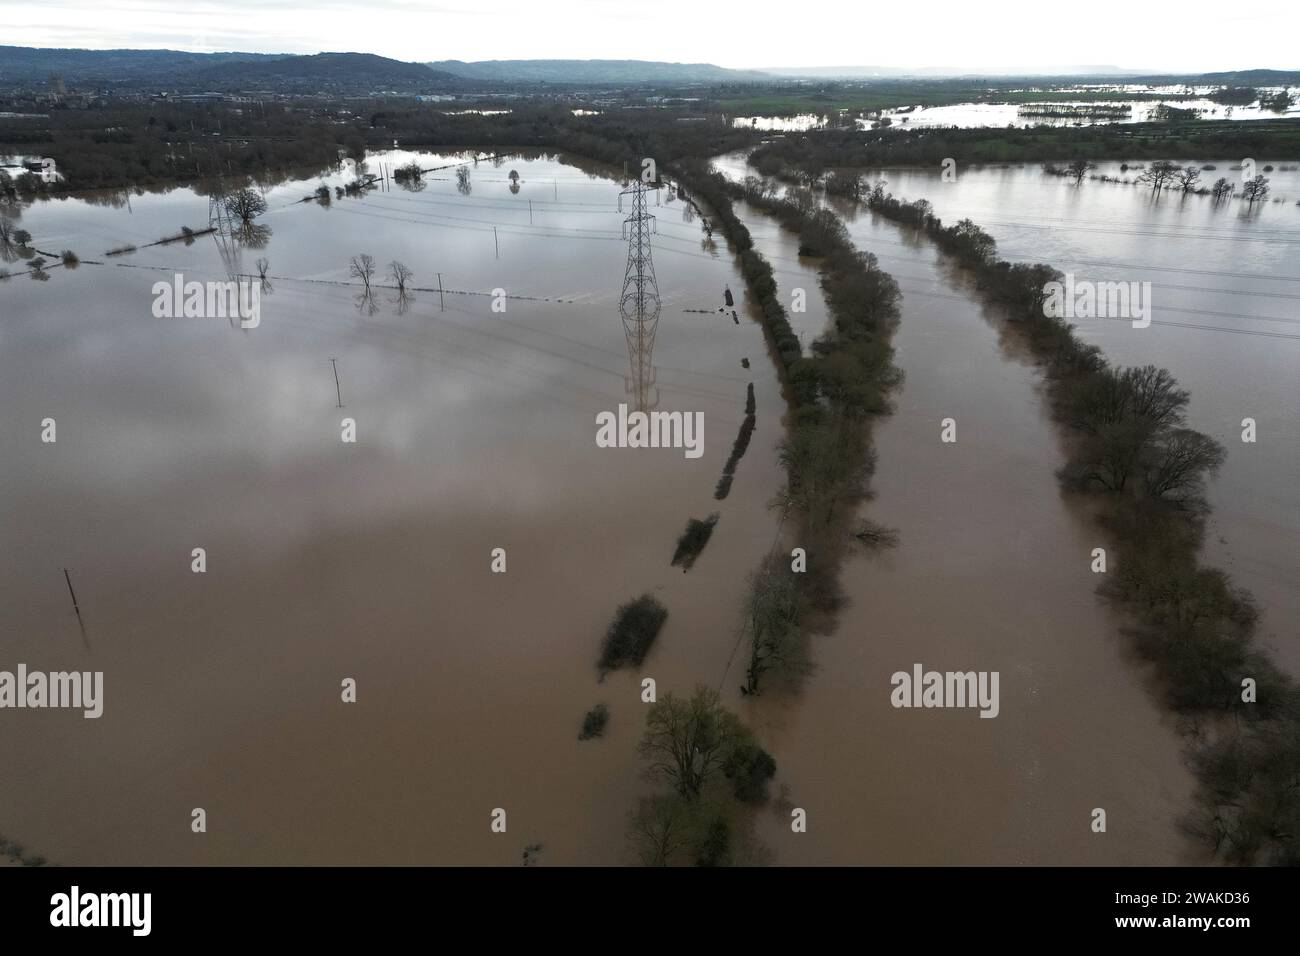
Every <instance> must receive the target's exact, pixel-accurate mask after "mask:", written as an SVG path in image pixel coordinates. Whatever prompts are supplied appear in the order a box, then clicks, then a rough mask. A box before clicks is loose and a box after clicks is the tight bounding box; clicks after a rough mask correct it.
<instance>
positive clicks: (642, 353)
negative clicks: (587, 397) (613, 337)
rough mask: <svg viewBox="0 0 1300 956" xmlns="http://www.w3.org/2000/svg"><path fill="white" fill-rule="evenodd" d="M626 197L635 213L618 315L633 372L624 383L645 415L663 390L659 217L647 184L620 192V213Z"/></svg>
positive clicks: (628, 227) (628, 224) (626, 224)
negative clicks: (658, 366)
mask: <svg viewBox="0 0 1300 956" xmlns="http://www.w3.org/2000/svg"><path fill="white" fill-rule="evenodd" d="M656 188H657V187H656ZM655 195H656V196H657V195H658V192H656V193H655ZM624 196H631V197H632V214H631V215H630V216H628V217H627V218H626V219H625V220H623V236H624V238H626V239H627V271H626V273H625V274H624V276H623V292H622V294H621V295H620V296H619V300H618V312H619V315H620V316H622V318H623V333H624V335H626V336H627V356H628V362H629V364H630V365H631V370H632V374H631V375H629V376H626V377H625V379H624V382H625V386H626V388H627V393H628V395H630V396H632V404H633V406H634V409H635V410H636V411H639V412H644V411H649V410H650V409H651V408H654V407H655V406H656V405H658V404H659V389H658V387H657V386H656V385H655V369H654V366H653V365H652V364H651V359H652V358H653V355H654V347H655V331H656V330H657V329H658V327H659V283H658V282H657V281H656V280H655V265H654V260H653V259H652V258H651V252H650V236H651V235H652V234H653V233H654V231H655V217H654V216H652V215H650V214H649V213H648V212H647V211H646V187H645V184H644V183H640V182H638V183H636V184H635V185H634V186H632V188H630V189H625V190H623V191H622V192H621V193H619V196H618V208H619V210H620V211H622V209H623V197H624ZM652 392H653V395H654V398H653V400H652V399H651V393H652Z"/></svg>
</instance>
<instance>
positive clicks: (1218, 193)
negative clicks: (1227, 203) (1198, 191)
mask: <svg viewBox="0 0 1300 956" xmlns="http://www.w3.org/2000/svg"><path fill="white" fill-rule="evenodd" d="M1232 190H1233V185H1232V183H1230V182H1228V180H1227V179H1225V178H1224V177H1222V176H1220V177H1219V178H1218V179H1216V180H1215V181H1214V185H1213V186H1211V187H1210V194H1211V195H1213V196H1214V201H1215V202H1218V201H1219V200H1221V199H1223V197H1224V196H1227V195H1229V194H1230V193H1231V192H1232Z"/></svg>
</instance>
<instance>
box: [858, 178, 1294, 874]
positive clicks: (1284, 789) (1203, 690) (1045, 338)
mask: <svg viewBox="0 0 1300 956" xmlns="http://www.w3.org/2000/svg"><path fill="white" fill-rule="evenodd" d="M867 204H868V205H869V206H870V208H871V209H873V210H875V211H876V212H878V213H880V214H882V215H884V216H886V217H887V218H890V219H893V220H895V221H897V222H901V223H905V224H907V225H910V226H915V227H916V228H918V229H920V230H922V231H923V232H924V233H925V234H926V235H928V236H929V237H930V238H931V239H932V240H933V241H934V242H935V243H936V244H938V245H939V246H940V247H941V248H942V249H944V250H945V251H946V252H947V253H949V254H950V255H952V256H953V257H954V258H955V259H957V260H958V261H959V262H960V263H961V264H962V265H964V266H965V267H967V268H968V269H970V270H971V272H972V273H973V274H974V276H975V278H976V281H977V284H978V288H979V289H980V291H981V293H982V294H983V295H984V296H985V297H986V298H987V299H988V300H989V301H990V302H993V303H996V304H998V305H999V306H1001V307H1002V308H1003V309H1005V313H1006V315H1007V317H1008V319H1009V320H1010V321H1011V323H1012V325H1013V326H1014V327H1015V328H1016V329H1018V330H1019V332H1020V333H1021V335H1022V336H1023V338H1024V339H1025V341H1026V342H1027V343H1028V344H1029V346H1030V347H1031V349H1032V351H1033V353H1034V354H1035V356H1037V358H1038V360H1039V361H1040V362H1041V363H1042V365H1043V368H1044V369H1045V371H1046V373H1047V377H1048V382H1049V391H1048V394H1049V397H1050V401H1051V405H1052V408H1053V411H1054V413H1055V415H1056V417H1057V418H1058V420H1059V421H1060V422H1061V423H1062V424H1063V425H1064V426H1065V427H1067V428H1068V429H1070V431H1071V433H1072V434H1073V436H1074V437H1075V439H1076V440H1075V441H1073V442H1072V443H1071V446H1072V448H1073V450H1072V451H1071V452H1070V454H1069V457H1068V459H1067V461H1066V464H1065V465H1064V467H1063V468H1062V469H1061V470H1060V478H1061V480H1062V482H1063V483H1064V484H1065V485H1066V486H1067V487H1068V488H1071V489H1075V490H1079V491H1089V492H1092V493H1094V494H1096V493H1100V494H1101V495H1102V500H1103V501H1104V502H1105V509H1104V512H1103V514H1104V517H1103V522H1104V525H1105V527H1106V528H1107V529H1108V531H1109V533H1110V534H1111V535H1112V536H1113V539H1114V540H1115V542H1116V543H1117V545H1118V562H1117V563H1116V566H1115V567H1114V568H1113V569H1112V570H1111V573H1109V574H1108V575H1107V579H1106V583H1105V584H1104V585H1103V586H1102V588H1101V589H1100V590H1101V592H1102V593H1103V594H1104V595H1105V596H1107V597H1108V598H1110V599H1111V600H1113V601H1115V602H1116V603H1118V604H1119V605H1121V606H1123V607H1124V608H1126V609H1127V610H1128V611H1129V612H1130V613H1131V614H1132V615H1133V616H1134V618H1135V619H1136V621H1137V627H1136V628H1135V629H1133V632H1132V633H1133V635H1134V638H1135V643H1136V646H1137V648H1138V650H1139V651H1140V653H1141V654H1142V655H1143V656H1144V657H1145V658H1146V659H1148V660H1150V661H1151V662H1152V663H1153V664H1154V665H1155V671H1156V674H1157V675H1158V677H1159V680H1160V683H1161V687H1162V691H1163V694H1164V697H1165V700H1166V702H1167V703H1168V705H1169V706H1170V707H1171V708H1172V709H1174V710H1175V711H1177V712H1178V713H1180V714H1182V715H1185V716H1186V717H1187V718H1188V723H1187V727H1188V728H1189V730H1190V732H1191V734H1192V761H1193V764H1194V766H1195V768H1196V770H1197V773H1198V780H1199V788H1198V794H1197V797H1196V807H1195V809H1194V810H1193V811H1192V812H1191V813H1190V814H1189V815H1188V816H1187V818H1186V819H1185V821H1184V825H1185V827H1186V829H1187V830H1188V831H1189V832H1191V833H1192V834H1193V835H1195V836H1196V837H1198V838H1199V839H1201V840H1203V841H1204V842H1205V843H1206V844H1207V845H1209V846H1210V847H1212V848H1213V849H1214V850H1215V851H1216V853H1218V854H1219V855H1221V856H1222V857H1223V858H1224V859H1226V860H1229V861H1232V862H1241V863H1250V862H1261V863H1276V864H1296V863H1300V844H1297V833H1300V789H1298V788H1297V786H1296V779H1297V778H1296V773H1297V767H1300V690H1298V689H1297V687H1296V685H1295V683H1294V682H1293V681H1292V680H1291V679H1290V678H1289V677H1287V676H1286V675H1285V674H1284V673H1283V672H1282V671H1281V670H1279V668H1278V667H1277V665H1276V664H1275V663H1274V662H1273V660H1272V659H1271V657H1270V656H1269V655H1268V654H1267V653H1266V652H1264V651H1263V650H1261V649H1260V648H1258V647H1257V646H1255V644H1254V642H1253V638H1254V633H1255V628H1256V624H1257V621H1258V618H1259V614H1258V610H1257V609H1256V606H1255V604H1254V602H1253V600H1252V599H1251V596H1250V594H1249V593H1248V592H1247V591H1245V590H1244V589H1242V588H1239V587H1237V586H1236V585H1234V584H1233V582H1232V581H1231V579H1230V578H1229V576H1228V575H1227V574H1226V573H1225V572H1223V571H1222V570H1220V569H1218V568H1211V567H1205V566H1203V565H1201V564H1200V562H1199V560H1198V553H1199V550H1200V545H1201V541H1202V538H1203V535H1204V529H1205V518H1206V515H1207V512H1208V507H1207V505H1206V504H1205V499H1204V495H1203V491H1204V481H1205V478H1206V476H1207V475H1210V474H1213V473H1214V472H1215V471H1216V470H1217V468H1218V467H1219V465H1220V464H1221V463H1222V462H1223V460H1224V455H1225V452H1224V449H1223V447H1222V446H1221V445H1220V444H1219V443H1218V442H1217V441H1215V440H1214V439H1213V438H1211V437H1210V436H1208V435H1204V434H1202V433H1200V432H1198V431H1195V430H1194V429H1191V428H1189V427H1187V425H1186V421H1185V411H1186V407H1187V403H1188V393H1187V392H1186V391H1185V390H1183V389H1180V388H1178V385H1177V382H1176V381H1175V380H1174V377H1173V376H1172V375H1171V374H1170V373H1169V372H1168V370H1166V369H1162V368H1157V367H1155V366H1144V367H1140V368H1117V367H1114V366H1112V365H1110V364H1109V363H1108V362H1107V361H1106V359H1105V357H1104V356H1103V355H1102V353H1101V351H1100V350H1099V349H1098V348H1097V347H1096V346H1093V345H1088V344H1086V343H1084V342H1083V341H1081V340H1080V339H1079V337H1078V336H1077V335H1076V334H1075V332H1074V329H1073V327H1072V326H1071V325H1070V324H1069V323H1067V322H1066V321H1065V320H1064V319H1062V318H1060V317H1057V316H1054V315H1052V314H1050V313H1051V311H1052V310H1050V309H1048V308H1046V307H1045V304H1046V301H1047V297H1048V292H1047V289H1046V286H1047V283H1050V282H1057V281H1060V280H1061V279H1062V278H1063V276H1062V274H1061V273H1060V272H1058V271H1057V270H1056V269H1053V268H1052V267H1050V266H1047V265H1041V264H1040V265H1027V264H1020V263H1014V264H1013V263H1009V262H1006V261H1004V260H1001V259H999V258H998V257H997V247H996V243H995V241H994V240H993V237H992V236H990V235H989V234H988V233H987V232H985V231H984V230H982V229H981V228H979V227H978V226H977V225H975V224H974V223H973V222H971V221H970V220H968V219H963V220H961V221H960V222H958V223H956V224H955V225H951V226H948V225H944V223H943V222H942V221H941V220H940V219H939V218H938V217H936V216H935V215H934V214H933V211H932V209H931V206H930V204H929V203H928V202H926V201H925V200H917V201H914V202H904V201H902V200H900V199H897V198H895V197H894V196H892V195H890V194H889V193H888V192H886V191H885V188H884V185H883V184H877V185H876V186H875V187H874V188H872V189H871V190H870V192H869V194H868V198H867Z"/></svg>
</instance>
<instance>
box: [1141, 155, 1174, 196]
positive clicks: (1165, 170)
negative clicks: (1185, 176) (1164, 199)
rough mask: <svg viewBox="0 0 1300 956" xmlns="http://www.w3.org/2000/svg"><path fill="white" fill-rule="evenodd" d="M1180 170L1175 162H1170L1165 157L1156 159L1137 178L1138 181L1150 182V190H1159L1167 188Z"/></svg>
mask: <svg viewBox="0 0 1300 956" xmlns="http://www.w3.org/2000/svg"><path fill="white" fill-rule="evenodd" d="M1179 172H1181V168H1180V167H1179V165H1178V164H1177V163H1171V162H1170V161H1169V160H1167V159H1160V160H1156V161H1155V162H1154V163H1152V164H1151V165H1150V166H1148V167H1147V168H1146V170H1145V171H1144V172H1143V173H1142V175H1141V176H1139V177H1138V178H1137V181H1138V182H1140V183H1150V184H1151V191H1152V192H1156V193H1158V192H1160V191H1161V190H1162V189H1167V188H1168V187H1169V186H1170V185H1171V184H1172V183H1173V181H1174V177H1175V176H1176V175H1178V173H1179Z"/></svg>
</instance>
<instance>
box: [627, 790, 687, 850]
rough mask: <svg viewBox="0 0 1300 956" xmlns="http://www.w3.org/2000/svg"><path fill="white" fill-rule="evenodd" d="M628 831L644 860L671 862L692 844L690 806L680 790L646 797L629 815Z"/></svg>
mask: <svg viewBox="0 0 1300 956" xmlns="http://www.w3.org/2000/svg"><path fill="white" fill-rule="evenodd" d="M627 835H628V839H629V840H631V842H632V845H633V847H634V848H635V849H636V854H637V857H638V858H640V860H641V862H642V864H644V865H645V866H670V865H672V864H673V863H674V862H676V861H677V860H678V859H679V858H680V856H681V854H682V851H684V850H685V849H686V848H687V847H688V846H689V845H690V841H691V814H690V808H689V807H688V806H687V805H686V803H685V801H683V800H682V798H681V797H679V796H678V795H677V794H669V795H662V796H656V797H642V798H641V802H640V803H639V804H638V805H637V808H636V811H635V812H634V813H632V814H630V815H629V817H628V826H627Z"/></svg>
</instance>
